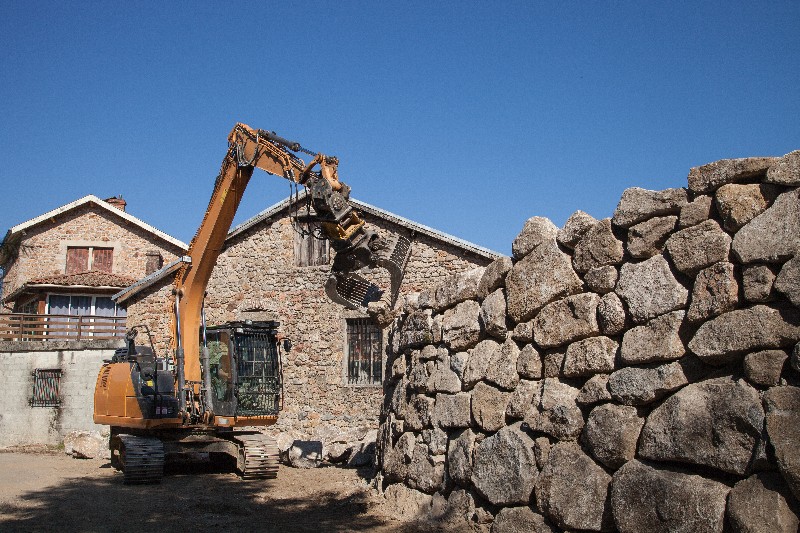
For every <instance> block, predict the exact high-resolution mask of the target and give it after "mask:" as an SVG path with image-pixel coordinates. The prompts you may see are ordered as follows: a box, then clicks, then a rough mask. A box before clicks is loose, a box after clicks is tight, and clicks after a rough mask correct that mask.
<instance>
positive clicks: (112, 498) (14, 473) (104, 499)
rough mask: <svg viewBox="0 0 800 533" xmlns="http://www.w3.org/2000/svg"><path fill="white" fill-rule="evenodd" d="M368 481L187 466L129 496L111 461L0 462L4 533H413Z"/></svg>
mask: <svg viewBox="0 0 800 533" xmlns="http://www.w3.org/2000/svg"><path fill="white" fill-rule="evenodd" d="M370 476H371V472H369V471H367V470H363V469H362V470H353V469H344V468H335V467H328V468H317V469H312V470H300V469H294V468H289V467H285V466H281V468H280V471H279V472H278V479H277V480H266V481H264V480H261V481H242V480H241V479H239V477H238V476H236V475H235V474H234V473H231V472H222V471H219V470H214V469H213V468H212V467H211V466H210V465H209V464H204V463H193V464H186V465H181V466H180V467H170V468H168V470H167V472H166V475H165V476H164V478H163V480H162V482H161V484H159V485H147V486H128V485H123V484H122V474H121V473H119V472H117V471H115V470H114V469H113V468H111V465H110V464H109V463H108V461H107V460H101V459H73V458H71V457H68V456H67V455H65V454H63V453H55V452H38V453H32V452H30V451H29V452H26V453H19V452H10V453H0V530H2V531H87V532H91V531H97V532H101V531H102V532H108V531H115V532H116V531H120V532H125V531H136V532H137V533H141V532H143V531H159V532H161V531H198V530H202V529H205V528H213V529H212V530H218V531H226V532H227V531H282V532H291V531H314V532H316V533H324V532H328V531H331V532H336V531H375V532H379V533H390V532H392V533H394V532H411V531H417V529H416V528H414V527H413V526H411V525H408V524H403V523H402V522H398V521H393V520H392V519H391V517H390V516H388V515H387V514H386V512H385V510H384V508H383V505H382V503H381V500H382V499H381V497H380V496H378V495H377V494H376V493H375V492H374V491H373V490H371V489H370V486H369V477H370Z"/></svg>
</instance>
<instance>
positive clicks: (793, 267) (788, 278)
mask: <svg viewBox="0 0 800 533" xmlns="http://www.w3.org/2000/svg"><path fill="white" fill-rule="evenodd" d="M775 289H776V290H777V291H778V292H779V293H781V294H783V295H784V296H786V299H787V300H789V301H790V302H792V305H794V306H795V307H800V253H798V255H796V256H794V257H793V258H792V259H790V260H789V261H787V262H786V263H785V264H784V265H783V268H781V271H780V272H779V273H778V277H776V278H775Z"/></svg>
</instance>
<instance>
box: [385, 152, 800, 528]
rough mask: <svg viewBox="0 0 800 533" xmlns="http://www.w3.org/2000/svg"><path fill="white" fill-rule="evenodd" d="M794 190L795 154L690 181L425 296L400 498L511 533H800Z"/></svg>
mask: <svg viewBox="0 0 800 533" xmlns="http://www.w3.org/2000/svg"><path fill="white" fill-rule="evenodd" d="M798 186H800V151H797V152H792V153H791V154H788V155H786V156H785V157H783V158H750V159H736V160H723V161H718V162H716V163H711V164H709V165H705V166H702V167H698V168H693V169H691V171H690V173H689V177H688V188H675V189H668V190H664V191H647V190H644V189H638V188H632V189H628V190H626V191H625V192H624V193H623V195H622V198H621V200H620V203H619V205H618V206H617V209H616V211H615V213H614V216H613V218H611V219H604V220H599V221H598V220H595V219H593V218H592V217H591V216H589V215H587V214H586V213H582V212H577V213H575V214H574V215H573V216H572V217H571V218H570V219H569V220H568V221H567V223H566V224H565V226H564V227H563V228H560V229H559V228H557V227H556V226H554V225H553V224H552V222H550V221H549V220H547V219H544V218H539V217H534V218H531V219H529V220H528V221H527V222H526V224H525V226H524V228H523V229H522V231H521V233H520V234H519V236H518V237H517V239H516V240H515V241H514V243H513V245H512V251H513V257H506V258H502V259H498V260H497V261H496V262H494V263H493V264H491V265H489V267H487V268H486V270H485V272H484V273H483V275H482V276H464V275H462V276H457V277H455V278H453V279H451V280H450V281H449V282H448V283H446V284H444V285H442V286H440V287H438V288H437V289H436V290H434V291H423V292H422V293H421V294H420V295H419V296H418V297H417V298H410V299H409V300H408V302H407V305H406V308H405V314H404V315H403V316H402V317H401V318H400V319H398V321H397V323H396V325H395V329H394V331H393V334H392V345H391V346H392V354H391V357H390V359H389V361H388V368H387V380H386V387H385V400H384V409H383V412H382V416H381V427H380V430H379V436H378V442H377V448H378V462H379V465H380V470H381V477H382V482H383V483H382V487H383V488H384V489H385V494H386V497H387V499H388V500H390V502H391V503H392V504H393V505H394V506H395V507H396V509H397V510H398V512H399V513H403V514H405V515H406V516H410V517H413V518H418V519H434V520H438V521H453V522H465V521H466V522H468V523H469V524H471V525H472V526H474V527H476V528H477V529H479V530H485V531H489V530H490V529H491V531H492V532H495V533H496V532H500V531H562V530H568V531H576V530H582V531H583V530H587V531H622V532H641V531H723V530H726V531H728V530H729V531H785V532H789V531H792V532H794V531H797V527H798V500H799V499H800V446H799V445H798V442H800V430H798V428H799V427H800V344H798V341H800V188H798ZM465 527H466V526H465Z"/></svg>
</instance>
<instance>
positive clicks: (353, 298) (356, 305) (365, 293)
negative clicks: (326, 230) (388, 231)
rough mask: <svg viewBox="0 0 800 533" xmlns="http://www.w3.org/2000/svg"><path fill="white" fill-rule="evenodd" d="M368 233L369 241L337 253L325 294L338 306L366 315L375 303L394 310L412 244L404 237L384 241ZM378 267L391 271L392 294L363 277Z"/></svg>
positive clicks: (397, 236) (390, 286)
mask: <svg viewBox="0 0 800 533" xmlns="http://www.w3.org/2000/svg"><path fill="white" fill-rule="evenodd" d="M365 233H367V235H366V236H365V238H364V239H363V240H362V241H361V242H359V243H358V244H356V245H355V246H352V247H351V248H350V249H344V250H341V251H337V254H336V258H335V259H334V261H333V267H332V268H331V274H330V276H329V277H328V281H327V282H326V283H325V294H327V295H328V298H330V299H331V300H332V301H334V302H336V303H338V304H341V305H343V306H345V307H348V308H350V309H357V310H359V311H362V312H367V311H368V310H369V304H370V303H372V302H382V303H383V304H384V306H385V307H387V308H389V309H390V308H391V307H392V306H393V305H394V303H395V301H396V300H397V295H398V294H399V292H400V283H401V282H402V281H403V274H404V272H405V267H406V263H407V262H408V258H409V255H410V254H411V241H410V240H409V239H407V238H406V237H404V236H402V235H393V236H392V237H391V238H390V239H387V240H383V239H381V238H380V237H378V236H377V234H375V233H374V232H365ZM375 267H380V268H385V269H386V270H387V271H388V273H389V289H388V291H386V290H381V288H380V287H378V286H377V285H376V284H375V283H372V282H371V281H369V280H367V279H365V278H364V277H363V276H361V275H360V274H359V272H368V271H371V270H372V269H373V268H375Z"/></svg>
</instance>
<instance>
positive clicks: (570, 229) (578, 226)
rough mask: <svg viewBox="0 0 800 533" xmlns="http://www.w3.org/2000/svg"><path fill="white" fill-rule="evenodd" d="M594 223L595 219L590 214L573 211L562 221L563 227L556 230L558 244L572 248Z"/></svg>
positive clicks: (595, 222)
mask: <svg viewBox="0 0 800 533" xmlns="http://www.w3.org/2000/svg"><path fill="white" fill-rule="evenodd" d="M595 224H597V219H596V218H594V217H593V216H592V215H590V214H588V213H584V212H583V211H575V212H574V213H572V215H570V217H569V218H568V219H567V221H566V222H565V223H564V227H563V228H561V229H560V230H558V234H557V235H556V240H557V241H558V243H559V244H560V245H562V246H564V247H565V248H569V249H570V250H572V249H573V248H575V245H576V244H578V242H579V241H580V240H581V239H582V238H583V236H584V235H585V234H586V232H587V231H589V229H591V228H592V227H594V225H595Z"/></svg>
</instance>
